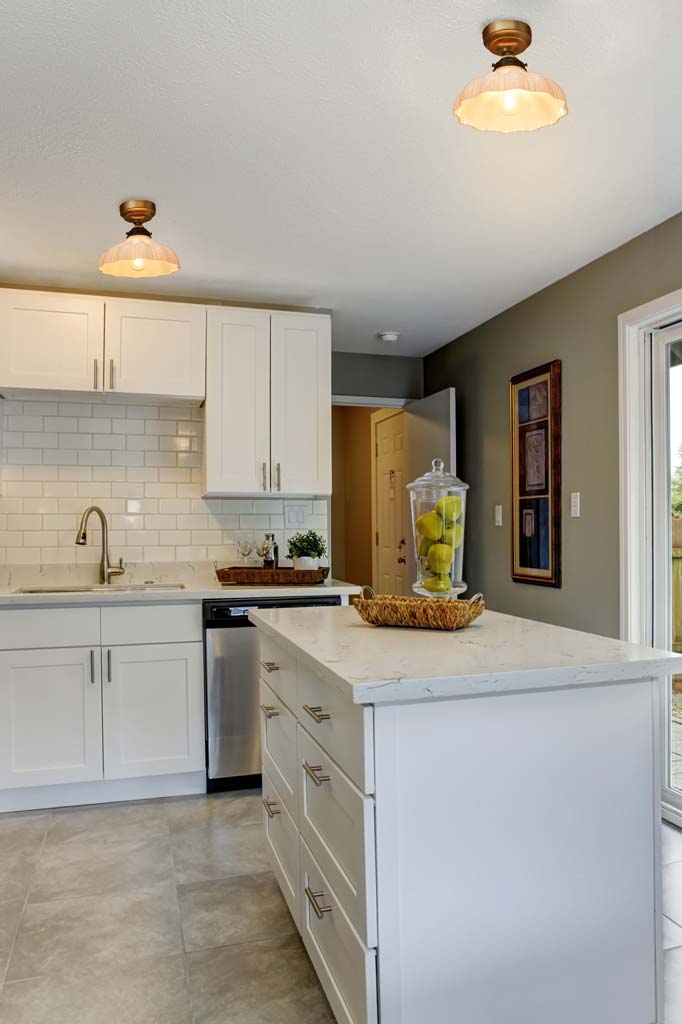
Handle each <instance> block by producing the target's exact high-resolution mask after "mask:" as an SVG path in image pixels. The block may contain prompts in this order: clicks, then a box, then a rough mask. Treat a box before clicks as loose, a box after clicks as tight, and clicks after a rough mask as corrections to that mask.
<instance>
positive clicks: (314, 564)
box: [294, 558, 320, 569]
mask: <svg viewBox="0 0 682 1024" xmlns="http://www.w3.org/2000/svg"><path fill="white" fill-rule="evenodd" d="M319 568H320V560H319V558H294V569H319Z"/></svg>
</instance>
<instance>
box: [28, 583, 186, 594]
mask: <svg viewBox="0 0 682 1024" xmlns="http://www.w3.org/2000/svg"><path fill="white" fill-rule="evenodd" d="M184 589H185V584H184V583H93V584H90V585H88V584H83V585H82V586H80V587H78V586H71V587H68V586H65V587H21V588H20V589H19V590H15V591H14V593H15V594H123V593H136V592H139V591H148V590H184Z"/></svg>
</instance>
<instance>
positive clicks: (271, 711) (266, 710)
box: [260, 704, 279, 718]
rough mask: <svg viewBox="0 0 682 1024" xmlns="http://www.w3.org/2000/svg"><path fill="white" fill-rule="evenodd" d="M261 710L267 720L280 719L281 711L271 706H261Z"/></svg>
mask: <svg viewBox="0 0 682 1024" xmlns="http://www.w3.org/2000/svg"><path fill="white" fill-rule="evenodd" d="M260 709H261V711H262V712H263V714H264V715H265V717H266V718H279V711H278V710H277V708H273V707H272V706H271V705H269V704H261V705H260Z"/></svg>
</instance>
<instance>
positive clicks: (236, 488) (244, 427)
mask: <svg viewBox="0 0 682 1024" xmlns="http://www.w3.org/2000/svg"><path fill="white" fill-rule="evenodd" d="M276 386H277V387H279V384H277V385H276ZM204 433H205V438H204V452H205V455H204V458H205V491H206V494H207V495H221V494H254V493H255V494H258V493H262V492H263V491H269V490H270V314H269V313H267V312H262V311H261V310H255V309H254V310H251V309H229V308H225V309H209V311H208V330H207V341H206V429H205V432H204Z"/></svg>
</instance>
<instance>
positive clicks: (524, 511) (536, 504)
mask: <svg viewBox="0 0 682 1024" xmlns="http://www.w3.org/2000/svg"><path fill="white" fill-rule="evenodd" d="M509 433H510V441H511V516H510V520H511V563H512V564H511V575H512V580H513V581H514V582H515V583H535V584H536V585H539V586H542V587H560V586H561V360H560V359H555V360H553V361H552V362H551V363H543V365H542V366H536V367H534V368H533V369H532V370H526V371H525V372H524V373H517V374H516V376H515V377H512V378H511V381H510V382H509Z"/></svg>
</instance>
